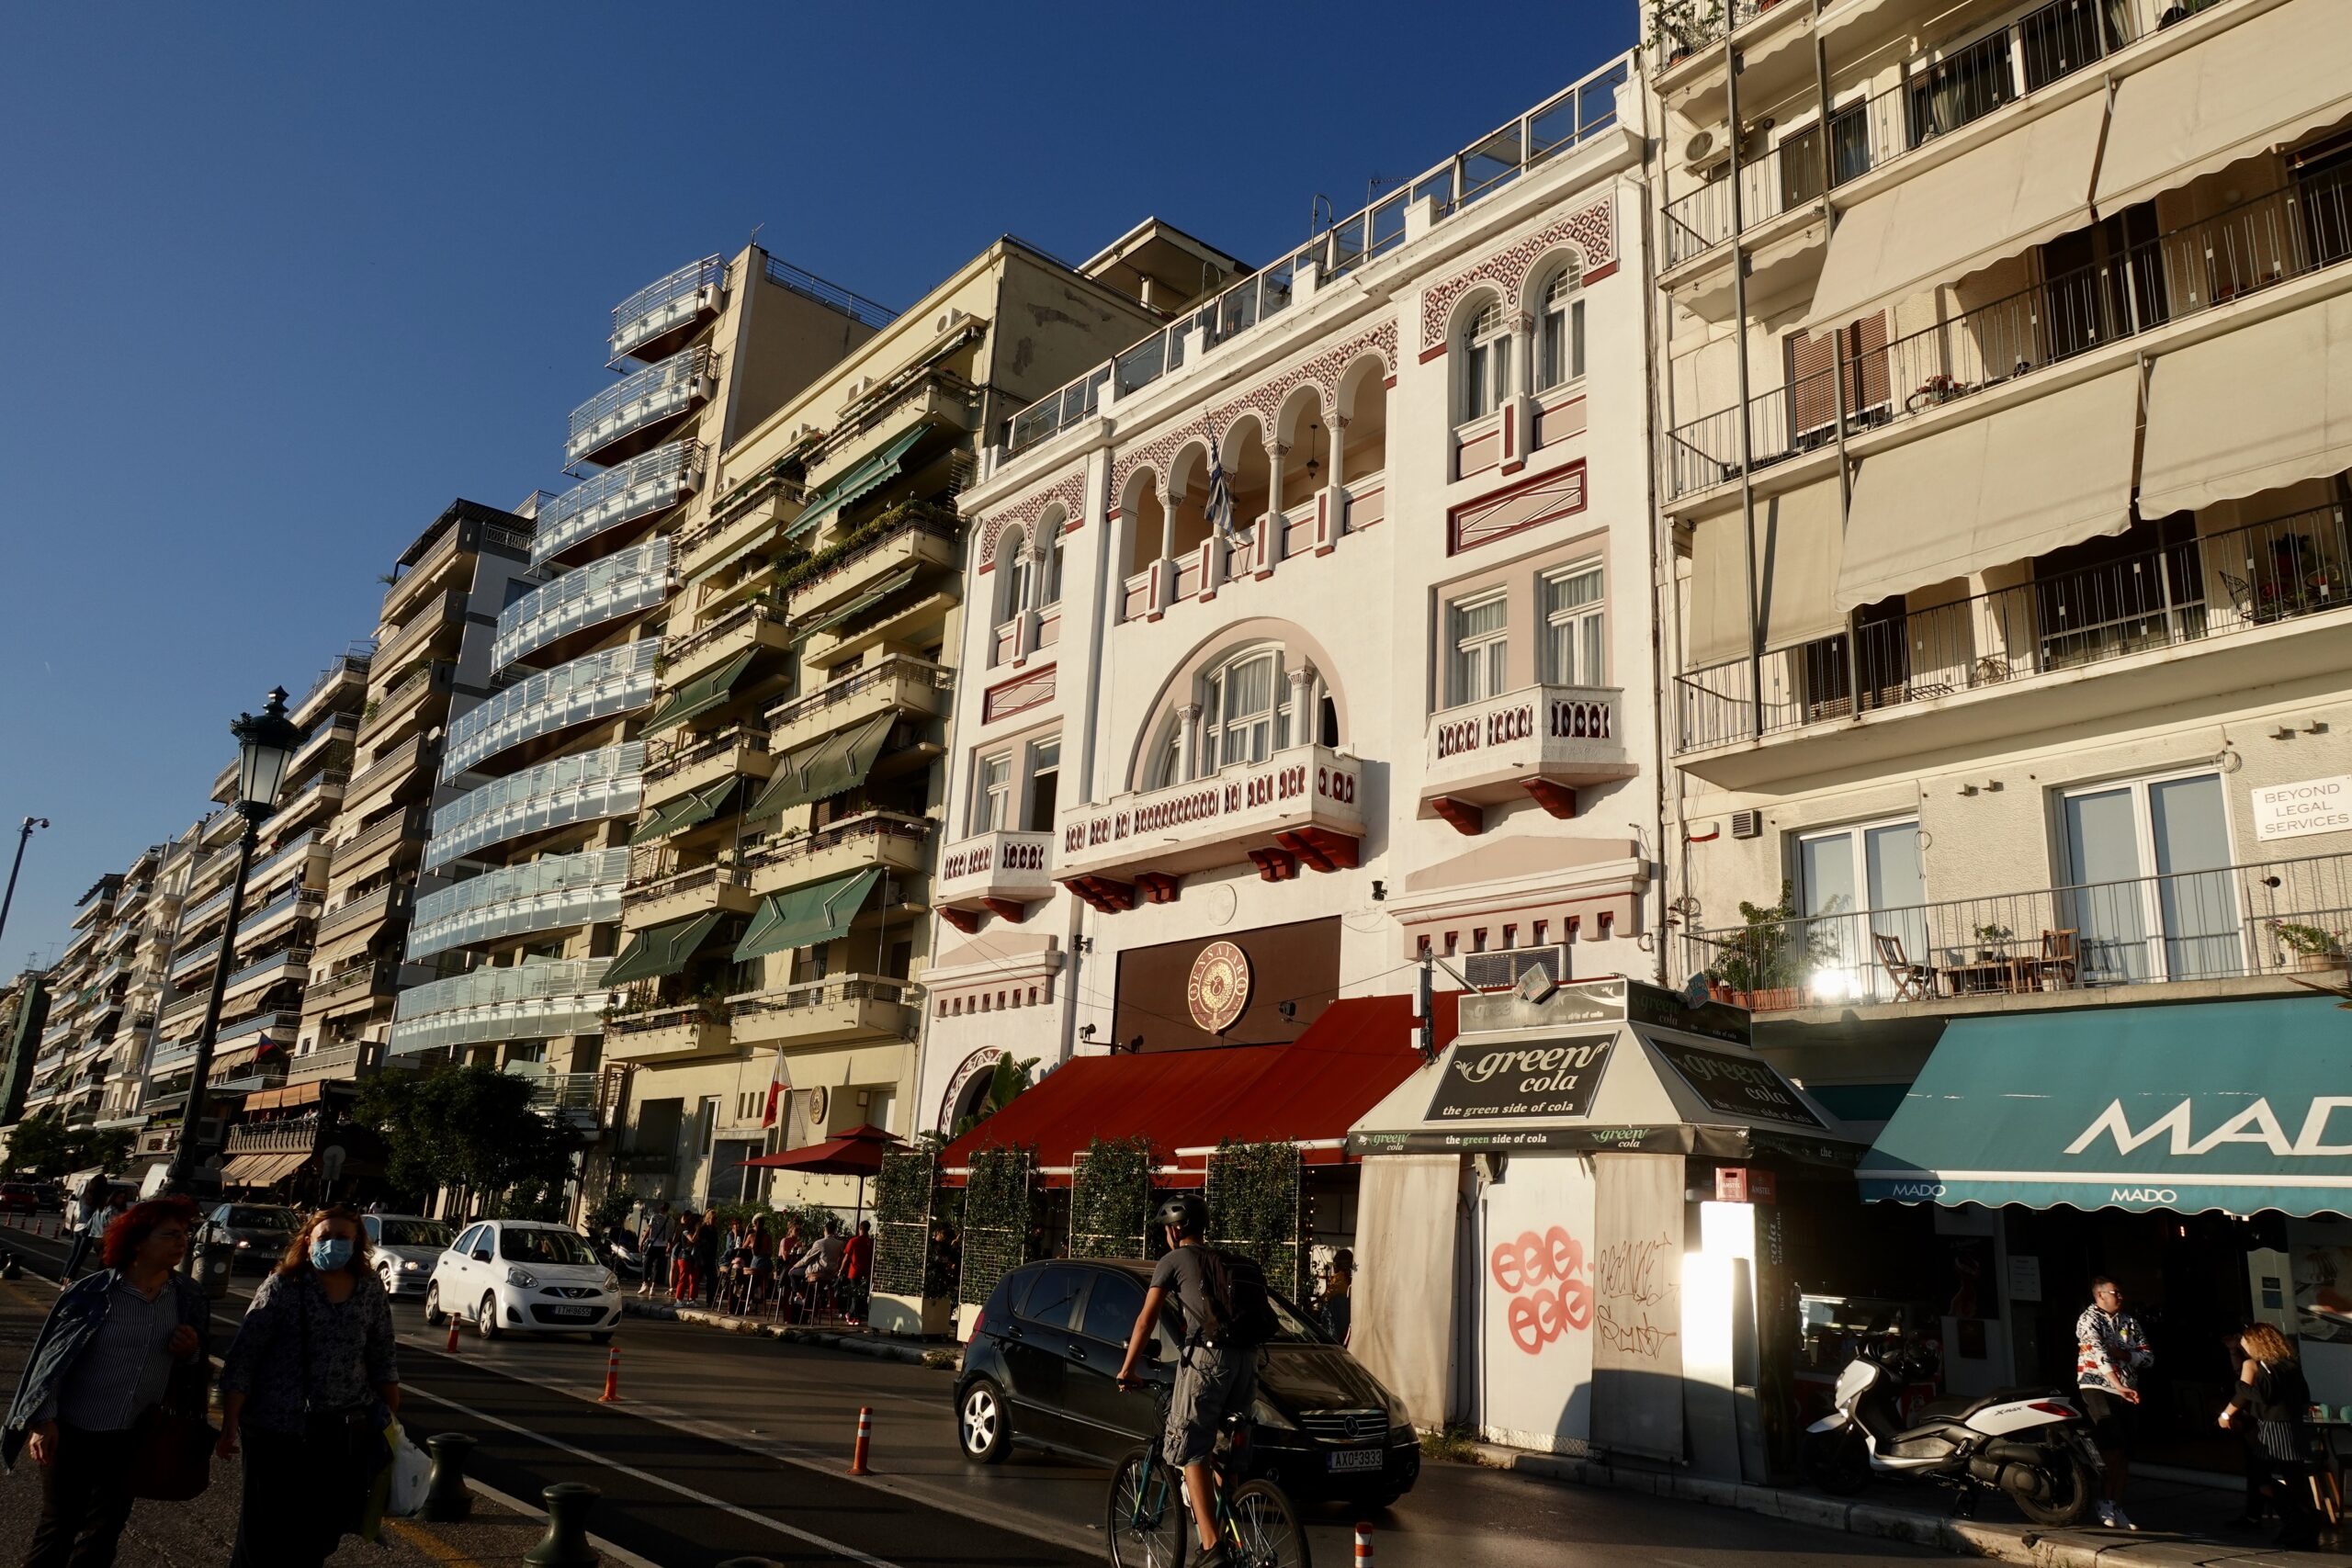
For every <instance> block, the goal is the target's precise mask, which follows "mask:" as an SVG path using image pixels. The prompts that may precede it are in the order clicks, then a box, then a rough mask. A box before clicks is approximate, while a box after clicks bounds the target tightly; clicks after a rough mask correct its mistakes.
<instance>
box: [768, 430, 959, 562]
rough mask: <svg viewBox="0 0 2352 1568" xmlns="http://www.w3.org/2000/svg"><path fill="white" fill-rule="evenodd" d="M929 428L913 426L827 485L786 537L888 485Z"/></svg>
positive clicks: (814, 525) (817, 524) (813, 526)
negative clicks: (877, 488) (901, 463)
mask: <svg viewBox="0 0 2352 1568" xmlns="http://www.w3.org/2000/svg"><path fill="white" fill-rule="evenodd" d="M930 428H931V427H930V426H929V425H927V424H917V425H915V426H913V427H912V428H910V429H909V430H907V431H906V432H904V433H903V434H900V435H899V438H898V439H897V440H895V441H893V442H891V443H890V445H888V446H885V447H884V448H882V450H880V451H879V452H876V454H874V456H872V457H868V458H866V459H865V461H864V462H862V463H859V464H857V465H855V466H854V467H853V468H851V469H850V470H849V471H848V472H847V473H844V474H842V476H841V477H840V478H838V479H834V480H833V482H832V483H831V484H829V485H827V486H826V487H825V492H824V493H823V494H822V495H820V496H819V497H818V498H817V499H816V500H814V501H812V502H809V504H808V506H807V507H806V508H805V509H803V511H802V512H801V513H800V515H799V516H797V517H796V518H794V519H793V520H792V526H791V527H789V528H786V530H785V533H784V536H785V537H786V538H787V539H797V538H799V537H801V536H803V535H805V534H809V533H811V532H813V531H815V530H816V529H818V528H820V527H822V526H824V523H825V520H826V519H827V518H829V517H831V516H832V515H833V514H834V513H837V512H839V511H840V510H841V509H842V507H844V506H847V505H849V504H850V503H851V502H854V501H855V500H857V498H858V497H860V496H862V495H870V494H872V493H873V491H874V490H875V488H876V486H878V485H883V484H888V482H889V481H890V480H891V479H895V478H896V477H897V476H898V472H899V462H900V460H901V459H903V458H904V457H906V455H907V454H908V453H909V452H910V451H912V450H913V449H914V445H915V443H916V442H918V441H920V440H922V437H923V432H925V431H926V430H929V429H930Z"/></svg>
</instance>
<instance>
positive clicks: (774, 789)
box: [743, 713, 899, 820]
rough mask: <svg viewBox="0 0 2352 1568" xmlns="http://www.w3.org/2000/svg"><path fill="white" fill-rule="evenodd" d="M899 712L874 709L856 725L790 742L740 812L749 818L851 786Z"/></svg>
mask: <svg viewBox="0 0 2352 1568" xmlns="http://www.w3.org/2000/svg"><path fill="white" fill-rule="evenodd" d="M898 719H899V716H898V715H896V714H892V713H877V714H876V715H875V716H873V717H872V718H869V719H867V720H866V721H865V723H864V724H861V725H859V726H858V727H857V728H855V729H845V730H842V732H841V733H840V734H838V735H828V736H826V737H825V738H824V739H821V740H811V741H809V742H807V743H806V744H803V745H799V746H796V747H794V748H793V749H792V750H789V751H787V752H786V753H785V754H784V756H783V757H782V758H781V759H780V760H779V761H777V762H776V765H775V777H774V778H772V779H770V780H769V781H768V787H767V788H765V789H763V790H762V791H761V792H760V797H759V798H758V799H757V800H755V801H753V802H752V804H751V806H750V807H749V808H748V809H746V810H745V811H744V813H743V815H744V816H745V817H747V818H752V819H753V820H757V819H758V818H762V817H773V816H775V814H776V813H777V812H779V811H783V810H785V809H786V808H787V807H794V806H806V805H808V804H809V802H810V801H812V800H823V799H826V798H827V797H828V796H831V795H839V794H841V793H842V791H843V790H849V789H855V788H856V787H857V786H858V785H859V784H864V783H865V775H866V774H868V773H872V772H873V771H874V764H875V763H876V761H879V760H880V758H881V756H882V745H883V742H884V741H886V740H888V739H889V738H890V727H891V726H892V725H894V724H896V723H897V722H898Z"/></svg>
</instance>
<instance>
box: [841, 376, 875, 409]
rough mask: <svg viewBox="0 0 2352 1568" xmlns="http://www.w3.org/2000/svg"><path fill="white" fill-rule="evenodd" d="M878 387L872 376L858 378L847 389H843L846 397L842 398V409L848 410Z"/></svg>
mask: <svg viewBox="0 0 2352 1568" xmlns="http://www.w3.org/2000/svg"><path fill="white" fill-rule="evenodd" d="M875 387H876V381H875V379H874V378H873V377H871V376H860V377H858V378H856V379H855V380H853V381H852V382H850V384H849V385H848V386H847V387H845V388H843V389H842V391H843V394H844V395H843V397H842V407H843V408H848V407H850V406H851V405H853V404H854V403H855V402H856V401H857V400H859V399H860V398H863V397H865V394H866V393H868V392H870V391H872V390H874V389H875Z"/></svg>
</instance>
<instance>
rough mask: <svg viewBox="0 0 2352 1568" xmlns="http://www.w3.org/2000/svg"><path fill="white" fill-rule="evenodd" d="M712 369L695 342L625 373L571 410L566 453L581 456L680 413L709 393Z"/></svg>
mask: <svg viewBox="0 0 2352 1568" xmlns="http://www.w3.org/2000/svg"><path fill="white" fill-rule="evenodd" d="M711 369H712V364H711V353H710V350H709V349H708V348H707V347H706V346H704V345H702V344H696V345H695V346H694V347H693V348H690V349H687V350H686V351H685V352H684V353H683V354H673V355H671V356H670V357H669V358H667V359H664V360H662V362H661V363H660V364H658V365H649V366H647V367H645V368H644V369H642V370H639V371H636V372H634V373H632V374H630V375H627V376H624V377H622V378H620V379H619V380H617V381H616V382H614V383H613V384H612V385H611V386H609V387H607V388H605V389H604V390H603V391H601V392H599V393H597V394H596V395H595V396H594V397H593V398H591V399H589V400H587V401H586V402H584V403H582V404H581V405H580V406H579V407H578V408H576V409H574V410H572V411H571V434H570V435H569V436H568V437H567V438H566V439H565V441H564V444H563V453H564V456H565V457H568V458H570V459H571V461H572V462H575V463H577V462H580V461H582V460H583V459H586V458H589V457H594V455H595V454H596V453H598V452H601V451H603V450H604V449H605V447H607V446H611V445H612V444H613V443H614V442H616V441H618V440H620V439H621V438H622V437H624V436H627V435H629V434H634V433H635V432H637V431H639V430H643V429H644V428H645V427H646V426H648V425H650V424H655V423H660V422H662V421H663V420H667V419H674V418H676V417H677V416H678V415H680V414H682V413H684V412H686V411H687V410H688V409H690V408H692V407H693V406H694V405H695V402H696V401H697V400H700V399H702V398H704V397H705V396H707V395H708V392H709V387H708V380H709V378H710V375H711Z"/></svg>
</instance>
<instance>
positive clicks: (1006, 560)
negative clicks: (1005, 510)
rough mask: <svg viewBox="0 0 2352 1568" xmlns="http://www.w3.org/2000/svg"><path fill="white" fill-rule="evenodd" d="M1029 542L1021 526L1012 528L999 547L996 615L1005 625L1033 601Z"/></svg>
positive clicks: (997, 555)
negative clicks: (1030, 588)
mask: <svg viewBox="0 0 2352 1568" xmlns="http://www.w3.org/2000/svg"><path fill="white" fill-rule="evenodd" d="M1029 572H1030V560H1029V542H1028V540H1027V538H1026V537H1024V536H1023V534H1022V532H1021V530H1020V529H1018V528H1008V529H1006V530H1005V533H1004V540H1003V542H1002V543H1001V544H1000V545H998V546H997V549H996V573H997V581H996V616H995V620H994V623H993V624H994V625H997V626H1002V625H1004V623H1005V622H1007V621H1009V620H1011V619H1012V617H1013V616H1015V615H1019V614H1020V613H1021V612H1022V611H1023V609H1025V608H1026V607H1027V606H1028V604H1029Z"/></svg>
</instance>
